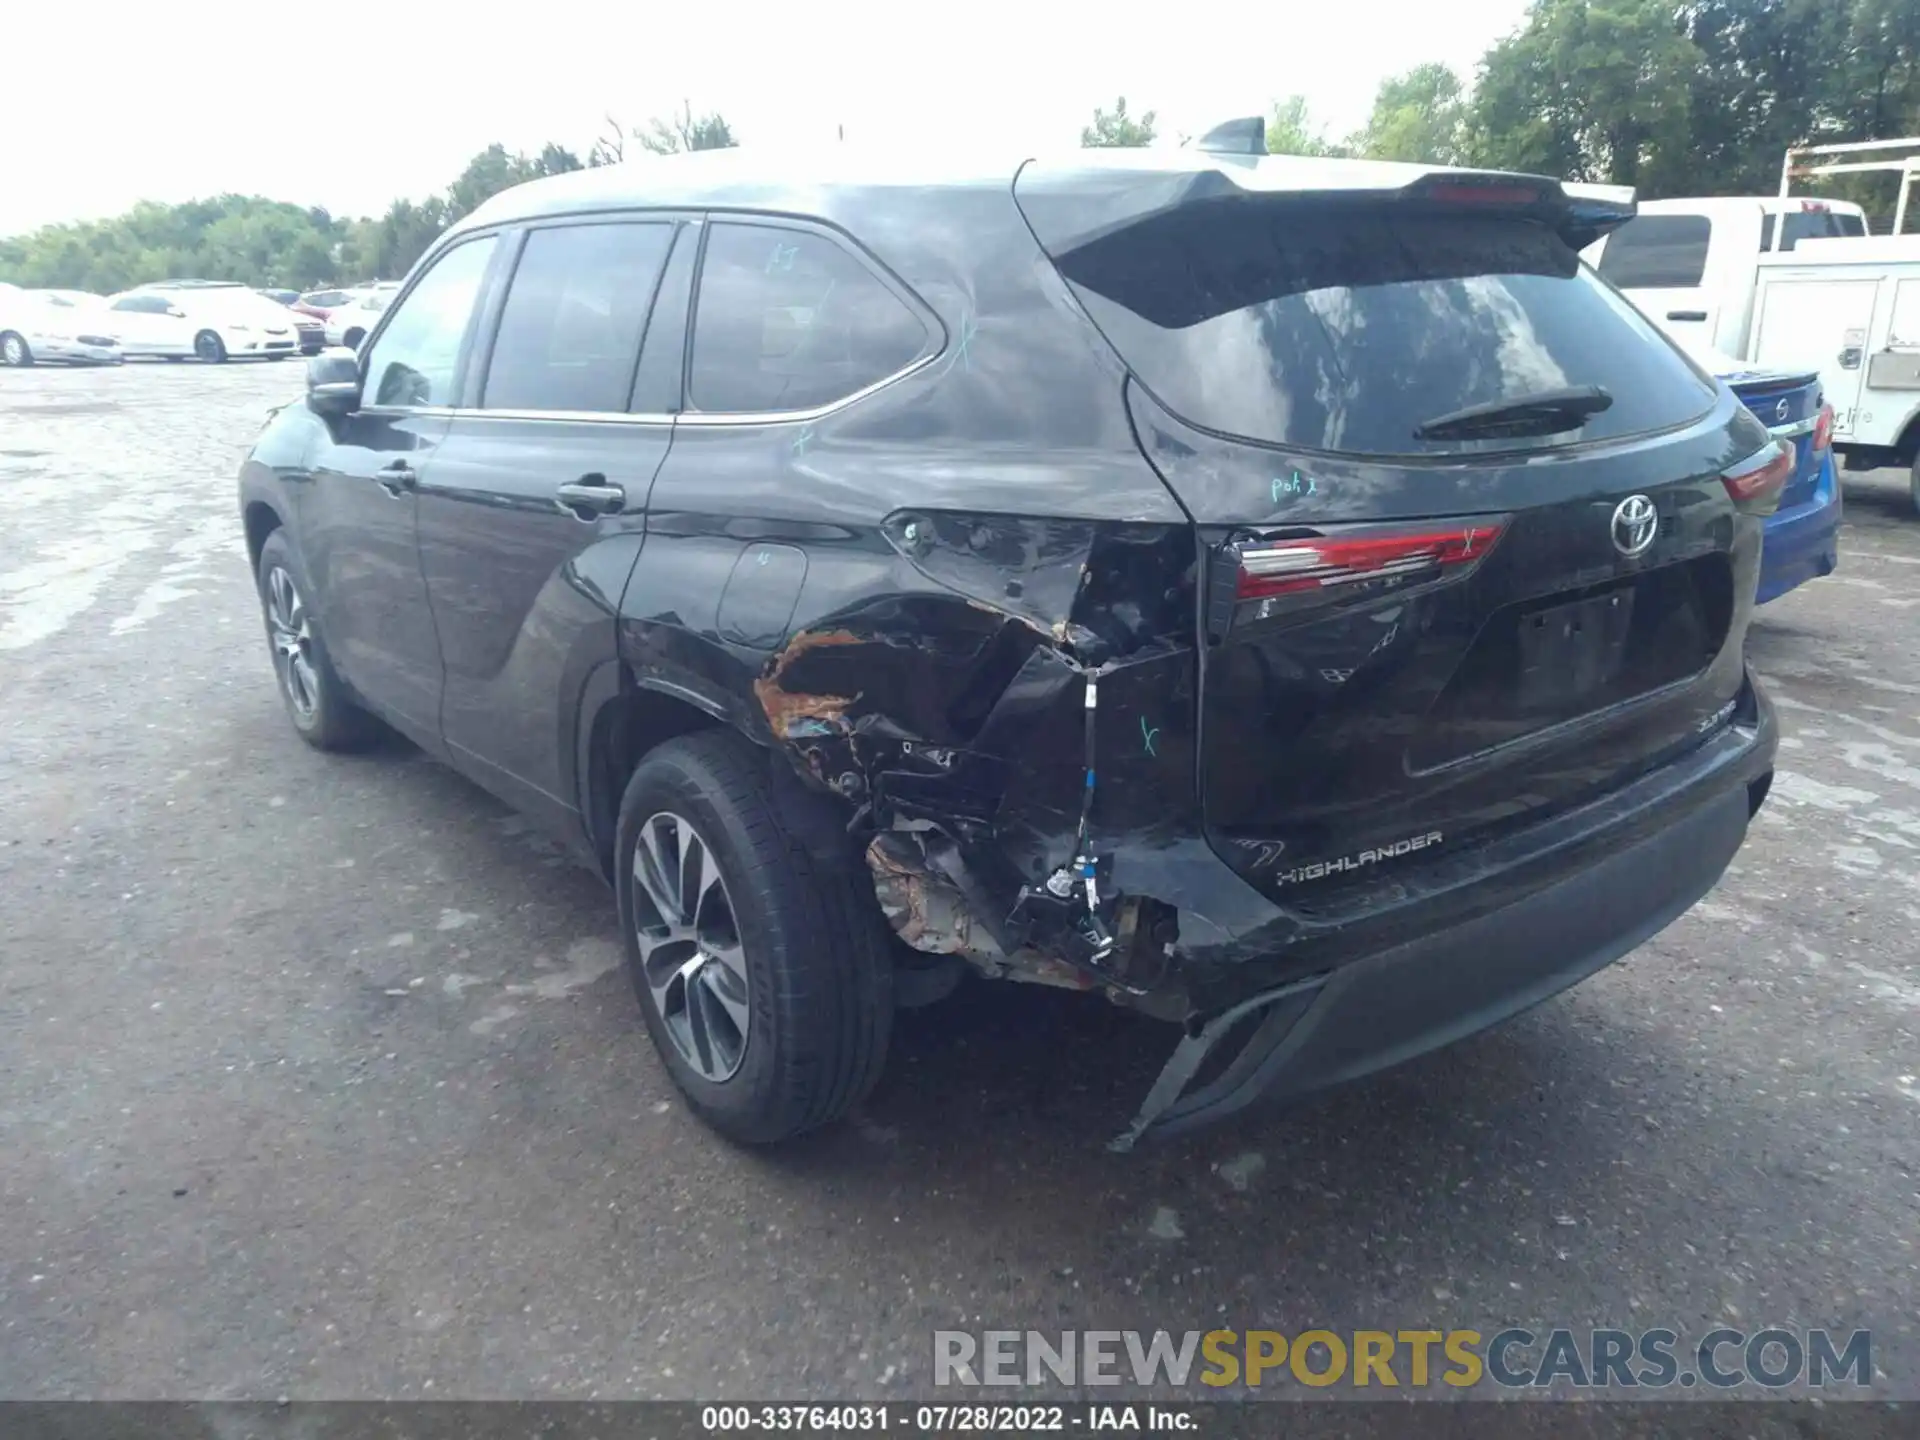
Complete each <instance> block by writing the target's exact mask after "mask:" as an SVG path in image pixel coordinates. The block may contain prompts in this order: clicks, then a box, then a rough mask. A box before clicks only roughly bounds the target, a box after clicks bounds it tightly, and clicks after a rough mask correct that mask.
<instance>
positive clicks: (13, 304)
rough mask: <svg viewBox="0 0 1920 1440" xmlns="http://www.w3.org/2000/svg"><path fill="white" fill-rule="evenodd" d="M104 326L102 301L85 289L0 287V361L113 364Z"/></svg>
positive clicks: (116, 350) (116, 356)
mask: <svg viewBox="0 0 1920 1440" xmlns="http://www.w3.org/2000/svg"><path fill="white" fill-rule="evenodd" d="M109 329H110V326H109V324H108V317H107V314H106V304H105V302H104V301H102V300H101V298H100V297H99V296H98V295H92V294H89V293H88V292H86V291H85V290H19V289H13V288H8V289H6V290H0V365H5V366H8V367H9V368H14V369H23V368H25V367H26V366H28V365H35V364H38V363H40V362H41V361H43V360H59V361H63V362H65V363H67V364H72V365H118V364H119V363H120V346H119V343H118V342H117V341H116V340H115V339H114V338H113V336H112V335H111V334H109V333H107V332H108V330H109Z"/></svg>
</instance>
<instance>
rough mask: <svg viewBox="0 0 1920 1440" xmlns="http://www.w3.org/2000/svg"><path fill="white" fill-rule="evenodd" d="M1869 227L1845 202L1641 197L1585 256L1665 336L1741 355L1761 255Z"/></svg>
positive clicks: (1862, 215) (1863, 231) (1859, 211)
mask: <svg viewBox="0 0 1920 1440" xmlns="http://www.w3.org/2000/svg"><path fill="white" fill-rule="evenodd" d="M1866 233H1867V216H1866V212H1865V211H1864V210H1862V209H1861V208H1860V207H1859V206H1858V205H1852V204H1849V203H1847V202H1846V201H1843V200H1808V199H1790V198H1787V197H1785V196H1745V197H1732V196H1717V197H1714V198H1711V199H1707V198H1699V199H1684V198H1674V199H1669V200H1643V201H1641V202H1640V205H1639V213H1638V214H1637V215H1636V216H1635V217H1634V219H1632V220H1631V221H1629V222H1628V223H1627V224H1625V225H1623V226H1621V227H1620V228H1619V229H1618V230H1616V231H1614V232H1613V234H1611V235H1608V236H1605V237H1603V238H1601V239H1600V240H1597V241H1595V242H1594V244H1592V245H1591V246H1589V247H1588V248H1587V252H1586V259H1587V261H1588V263H1589V264H1591V265H1593V266H1595V267H1596V268H1597V269H1598V270H1599V271H1600V274H1601V276H1602V277H1603V278H1605V279H1607V280H1609V281H1611V282H1612V283H1613V284H1614V285H1616V286H1618V287H1619V288H1620V291H1621V292H1622V293H1623V294H1624V295H1625V296H1626V297H1627V298H1628V299H1629V300H1631V301H1632V302H1633V303H1634V304H1635V305H1637V306H1638V307H1639V308H1640V312H1641V313H1642V314H1643V315H1645V316H1647V318H1648V319H1650V320H1652V321H1653V323H1654V324H1656V325H1658V326H1659V327H1660V328H1661V329H1662V330H1665V331H1666V332H1667V333H1668V334H1669V335H1672V336H1674V337H1675V338H1676V339H1679V340H1681V341H1684V342H1691V343H1693V344H1698V345H1705V346H1707V347H1709V348H1711V349H1716V350H1721V351H1724V352H1725V353H1726V354H1728V355H1733V356H1740V357H1744V356H1746V355H1747V354H1748V353H1749V349H1748V345H1749V340H1750V337H1751V331H1752V326H1753V317H1754V291H1755V287H1756V286H1757V285H1758V283H1759V273H1760V272H1759V266H1760V261H1761V259H1762V257H1764V256H1769V255H1786V254H1791V253H1793V251H1794V250H1796V249H1797V248H1798V247H1799V245H1800V244H1801V243H1802V242H1803V241H1807V240H1814V239H1825V238H1829V237H1833V236H1849V235H1865V234H1866Z"/></svg>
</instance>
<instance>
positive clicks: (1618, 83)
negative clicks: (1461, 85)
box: [1465, 0, 1701, 194]
mask: <svg viewBox="0 0 1920 1440" xmlns="http://www.w3.org/2000/svg"><path fill="white" fill-rule="evenodd" d="M1683 19H1684V16H1683V15H1682V13H1681V12H1680V10H1679V9H1678V8H1677V7H1676V6H1675V4H1674V3H1673V0H1600V3H1589V0H1535V4H1534V6H1533V8H1532V9H1531V10H1530V11H1529V12H1528V14H1527V19H1526V22H1525V23H1524V24H1523V25H1522V26H1521V28H1520V29H1519V30H1518V31H1517V32H1516V33H1515V34H1513V35H1511V36H1509V37H1507V38H1506V39H1504V40H1502V41H1500V42H1499V43H1498V44H1496V45H1495V46H1494V47H1493V48H1492V49H1491V50H1489V51H1488V52H1487V56H1486V58H1485V59H1484V60H1483V61H1482V62H1481V66H1480V83H1479V85H1478V86H1477V87H1476V89H1475V92H1474V98H1473V105H1472V110H1471V116H1470V119H1469V122H1468V127H1467V138H1466V146H1465V148H1466V150H1467V152H1468V155H1469V156H1470V157H1471V159H1472V160H1473V162H1474V163H1476V164H1481V165H1490V166H1498V167H1500V168H1503V169H1509V170H1524V171H1531V172H1534V173H1538V174H1542V175H1553V176H1557V177H1563V178H1566V179H1572V180H1599V181H1611V182H1614V183H1616V184H1621V185H1636V186H1640V187H1642V188H1643V189H1644V190H1645V191H1646V192H1647V193H1650V194H1661V193H1673V192H1674V190H1675V188H1676V187H1681V188H1684V187H1685V186H1686V184H1687V183H1689V177H1690V175H1691V173H1692V171H1693V170H1694V167H1693V165H1692V164H1691V160H1690V144H1691V137H1692V130H1691V125H1690V121H1691V118H1692V113H1693V107H1692V103H1691V102H1692V90H1691V82H1692V79H1693V76H1694V73H1695V71H1696V70H1697V68H1698V67H1699V65H1700V63H1701V54H1700V51H1699V49H1698V48H1697V47H1696V46H1695V45H1694V43H1693V41H1692V40H1691V39H1690V38H1688V36H1687V34H1686V32H1685V28H1684V26H1683V23H1682V21H1683Z"/></svg>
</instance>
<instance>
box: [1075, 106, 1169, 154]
mask: <svg viewBox="0 0 1920 1440" xmlns="http://www.w3.org/2000/svg"><path fill="white" fill-rule="evenodd" d="M1155 119H1156V116H1155V113H1154V112H1153V111H1151V110H1149V111H1147V112H1146V113H1145V114H1144V115H1140V116H1138V117H1136V116H1132V115H1129V114H1127V97H1126V96H1124V95H1122V96H1121V97H1120V98H1119V99H1117V100H1115V101H1114V102H1113V109H1111V110H1103V109H1101V108H1100V107H1099V106H1095V107H1094V111H1093V123H1092V124H1091V125H1088V126H1085V127H1084V128H1082V130H1081V131H1080V143H1081V145H1083V146H1086V147H1088V148H1091V149H1110V148H1117V147H1125V146H1139V145H1151V144H1152V143H1153V137H1154V134H1155V131H1154V121H1155Z"/></svg>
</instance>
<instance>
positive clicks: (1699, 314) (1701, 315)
mask: <svg viewBox="0 0 1920 1440" xmlns="http://www.w3.org/2000/svg"><path fill="white" fill-rule="evenodd" d="M1667 319H1669V320H1698V321H1700V322H1701V323H1702V324H1705V323H1706V319H1707V312H1706V311H1704V310H1669V311H1667Z"/></svg>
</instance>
